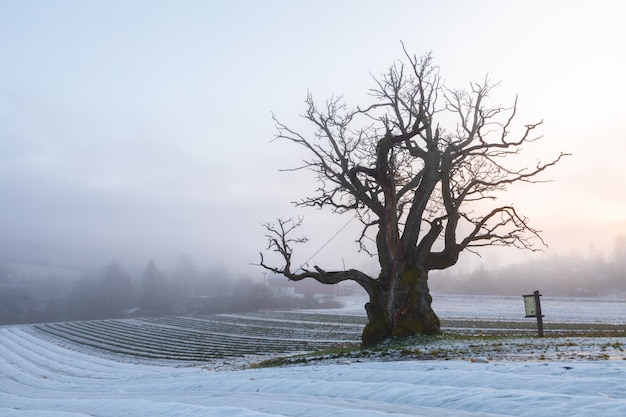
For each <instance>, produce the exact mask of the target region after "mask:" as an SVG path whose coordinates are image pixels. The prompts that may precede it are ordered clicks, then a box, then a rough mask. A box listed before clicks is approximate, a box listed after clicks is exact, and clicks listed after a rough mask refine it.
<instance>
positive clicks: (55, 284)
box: [0, 236, 626, 324]
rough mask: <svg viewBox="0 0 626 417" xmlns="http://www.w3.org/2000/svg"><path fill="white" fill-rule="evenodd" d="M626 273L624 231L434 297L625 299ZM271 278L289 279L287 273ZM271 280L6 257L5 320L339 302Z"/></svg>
mask: <svg viewBox="0 0 626 417" xmlns="http://www.w3.org/2000/svg"><path fill="white" fill-rule="evenodd" d="M46 270H47V271H49V272H46V273H43V274H42V271H46ZM625 271H626V238H625V237H624V236H619V237H618V238H617V239H616V240H615V245H614V250H613V252H612V253H611V254H610V255H607V256H605V255H604V254H602V253H600V252H597V251H594V250H593V249H590V250H589V251H588V252H587V253H586V254H584V255H581V254H577V253H573V254H571V255H569V256H551V257H546V258H545V259H543V260H539V261H537V260H533V261H529V262H525V263H518V264H514V265H508V266H505V267H501V268H488V267H484V266H481V267H479V268H477V269H476V270H474V271H472V272H470V273H465V274H463V273H459V272H457V271H455V268H452V269H450V270H446V271H439V272H437V273H433V274H432V276H431V278H430V281H429V283H430V288H431V290H432V292H433V293H434V297H436V296H437V294H438V293H439V294H444V293H447V294H468V295H476V294H495V295H521V294H525V293H528V292H532V291H533V290H536V289H538V290H540V291H541V292H542V294H544V295H549V296H574V297H606V296H613V297H624V296H626V272H625ZM272 280H273V281H274V282H277V281H280V280H282V281H284V282H287V278H284V277H272ZM269 281H270V280H269V279H267V280H266V279H253V278H252V277H249V276H239V277H237V276H235V275H233V274H232V273H231V272H230V271H229V270H228V268H227V267H225V266H216V267H213V268H210V269H207V270H199V268H197V267H196V264H195V263H194V261H193V259H192V258H191V257H189V256H181V257H180V258H179V259H178V262H177V263H176V265H175V266H174V268H173V269H172V270H171V271H170V272H168V271H166V270H163V269H161V268H159V267H158V266H157V264H156V263H155V262H153V261H150V262H148V264H147V266H146V267H145V268H144V270H143V271H140V272H139V273H136V274H134V275H133V274H130V273H128V272H127V271H126V270H125V268H124V266H123V265H121V264H120V263H119V262H115V261H113V262H111V263H110V264H109V265H107V266H105V267H104V268H102V269H101V270H100V271H96V272H87V273H81V272H79V271H75V270H66V269H62V268H45V267H39V268H37V267H33V268H31V269H29V268H28V267H24V266H19V265H12V264H9V263H0V324H22V323H37V322H50V321H71V320H95V319H112V318H126V317H137V316H162V315H194V314H211V313H229V312H249V311H258V310H271V309H283V310H287V309H292V308H326V307H337V306H339V305H338V304H337V303H336V302H333V301H332V300H329V296H328V294H325V295H324V296H323V297H316V296H315V294H307V295H306V296H303V295H299V296H295V295H294V294H289V293H284V292H282V293H281V292H276V291H272V288H270V286H269V285H268V282H269ZM319 285H321V284H319ZM350 290H352V289H351V288H350V289H349V291H350Z"/></svg>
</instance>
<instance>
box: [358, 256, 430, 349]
mask: <svg viewBox="0 0 626 417" xmlns="http://www.w3.org/2000/svg"><path fill="white" fill-rule="evenodd" d="M381 278H384V277H382V276H381ZM379 282H389V283H390V284H389V285H377V286H376V287H375V288H372V289H370V290H369V293H370V294H369V296H370V301H369V303H367V305H366V306H365V309H366V311H367V317H368V320H369V321H368V323H367V325H366V326H365V328H364V329H363V335H362V340H363V345H364V346H366V347H367V346H374V345H376V344H378V343H381V342H383V341H385V340H388V339H389V338H396V337H406V336H414V335H418V334H427V335H435V334H441V324H440V321H439V317H437V315H436V314H435V312H434V311H433V309H432V308H431V302H432V297H431V296H430V291H429V289H428V272H426V270H425V269H423V268H419V267H413V268H410V269H406V268H404V269H402V270H398V271H397V273H394V276H393V277H389V279H388V280H385V279H381V280H379Z"/></svg>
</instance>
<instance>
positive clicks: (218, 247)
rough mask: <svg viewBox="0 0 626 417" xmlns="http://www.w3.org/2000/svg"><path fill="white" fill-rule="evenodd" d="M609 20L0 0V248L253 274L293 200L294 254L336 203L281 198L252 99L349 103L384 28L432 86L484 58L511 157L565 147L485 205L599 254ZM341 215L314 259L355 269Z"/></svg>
mask: <svg viewBox="0 0 626 417" xmlns="http://www.w3.org/2000/svg"><path fill="white" fill-rule="evenodd" d="M625 19H626V3H625V2H623V1H594V2H589V1H585V2H583V1H519V2H504V1H471V2H468V1H437V2H434V1H365V0H358V1H315V2H304V1H301V2H296V1H222V2H220V1H155V0H145V1H137V0H133V1H82V0H76V1H69V0H57V1H36V0H31V1H22V0H0V62H1V63H2V64H1V65H0V261H4V262H33V263H53V264H67V265H75V266H83V265H96V266H100V265H104V264H106V263H108V262H109V261H110V260H112V259H116V260H119V261H121V262H123V263H131V264H132V263H136V264H138V265H145V264H146V263H147V261H148V260H149V259H151V258H153V259H155V260H157V261H160V262H161V263H164V264H167V263H168V262H173V261H174V260H175V259H176V258H177V257H178V256H179V255H180V254H189V255H191V256H193V257H194V259H195V260H196V262H197V263H198V264H200V265H207V266H210V265H214V264H219V263H221V264H224V265H226V266H227V267H228V268H229V269H230V270H232V271H235V272H239V271H244V272H245V273H248V274H251V275H254V274H258V275H260V274H262V271H261V270H259V269H258V268H255V267H252V266H250V265H248V264H249V263H254V262H258V252H259V251H260V250H262V249H264V248H265V240H264V237H263V235H264V230H263V228H262V227H260V224H261V223H262V222H264V221H267V220H272V219H273V218H275V217H277V216H290V215H294V214H304V215H305V226H306V230H304V231H303V232H305V233H306V234H308V235H309V236H310V237H311V242H310V244H309V245H308V247H307V246H305V247H303V248H302V252H301V254H300V256H301V258H300V259H301V261H302V260H305V259H307V258H308V257H309V256H311V255H313V253H314V252H315V251H316V250H317V249H319V247H320V246H321V245H322V244H323V243H324V242H325V241H326V240H327V239H328V238H329V237H330V236H332V235H333V234H334V233H335V232H336V231H337V230H338V229H339V228H340V227H341V226H342V225H343V224H345V222H346V221H347V220H348V219H349V218H348V217H340V218H333V217H332V215H327V214H324V213H320V212H317V211H304V212H302V211H297V210H295V209H293V207H292V206H291V205H290V201H293V200H297V199H299V198H302V197H304V196H305V195H306V194H307V191H311V190H313V189H314V187H315V183H314V181H313V180H312V179H311V178H309V176H308V175H307V174H306V173H297V174H294V173H281V172H278V169H279V168H290V167H294V166H297V165H298V161H299V160H300V159H301V157H302V155H301V154H300V153H299V150H298V149H296V148H294V147H293V146H291V145H290V144H289V143H286V142H270V141H271V139H272V138H273V136H274V134H275V129H274V124H273V121H272V118H271V114H272V112H274V113H275V114H276V115H277V116H278V118H279V119H280V120H281V121H282V122H284V123H286V124H287V125H289V126H292V127H294V128H299V127H302V126H305V125H304V124H303V122H302V121H301V119H299V117H298V115H299V114H301V113H302V112H303V111H304V108H305V107H304V102H303V101H304V99H305V97H306V94H307V91H309V90H310V91H311V93H312V94H313V95H314V97H316V98H317V99H318V100H320V101H322V100H324V99H326V98H328V97H329V96H331V95H333V94H335V95H337V94H343V95H344V97H345V99H346V101H347V102H348V103H349V104H352V105H357V104H359V103H361V104H363V103H364V101H363V99H364V98H365V97H366V96H365V93H366V92H367V89H369V88H370V87H372V85H373V84H372V80H371V74H380V73H381V72H383V71H384V70H385V69H386V68H387V67H388V66H389V65H390V64H391V63H392V62H393V60H395V59H397V58H400V57H401V56H402V49H401V45H400V40H402V41H404V43H405V45H406V46H407V48H408V49H409V50H410V51H413V52H415V53H417V54H418V55H421V54H422V53H424V52H427V51H429V50H432V51H433V54H434V56H435V60H436V61H435V63H436V64H438V65H439V66H440V67H441V73H442V76H443V78H444V79H445V81H446V84H447V86H449V87H454V88H461V87H462V88H465V87H467V86H468V83H469V81H482V80H484V78H485V76H486V75H487V74H489V77H490V78H491V79H492V80H495V81H498V80H501V88H500V89H499V90H498V91H497V93H495V94H494V95H493V104H503V105H510V104H512V102H513V100H514V98H515V94H519V103H518V105H519V119H518V121H519V122H520V123H531V122H537V121H539V120H544V125H543V127H542V129H541V133H542V134H543V135H544V137H545V138H544V140H542V141H541V142H539V143H537V144H534V145H533V146H529V147H528V149H527V150H528V152H529V154H528V155H529V156H528V161H529V164H532V165H535V164H536V163H537V162H538V161H539V160H542V161H546V160H549V159H551V158H553V157H554V156H556V155H558V153H559V152H560V151H563V152H570V153H572V154H573V156H572V157H570V158H568V159H566V160H564V161H563V162H562V163H561V164H559V165H558V166H557V167H556V168H555V169H553V170H552V171H550V172H549V173H547V174H546V175H545V176H544V177H543V178H544V179H553V180H554V181H553V182H550V183H547V184H541V185H536V186H533V187H526V186H525V187H516V188H514V189H512V190H511V192H510V193H508V194H507V195H506V197H505V198H504V200H503V201H502V203H505V204H508V203H514V204H516V205H517V206H518V207H519V208H520V210H521V211H522V213H524V214H526V215H527V216H529V217H530V219H531V221H532V224H533V226H535V227H536V228H538V229H540V230H543V231H544V233H543V236H544V238H545V239H546V241H547V242H548V243H549V244H550V249H549V253H558V254H568V253H570V252H572V251H579V252H580V253H581V254H582V255H584V254H585V253H586V252H587V251H588V250H589V248H590V247H594V248H595V249H596V250H610V249H611V248H612V245H613V241H614V239H615V238H616V237H617V236H618V235H619V234H624V233H626V192H624V183H625V180H626V163H625V161H624V156H625V155H626V140H624V139H625V133H624V131H625V129H624V117H625V116H624V115H625V114H626V104H625V102H626V82H625V81H624V74H626V49H625V48H624V44H625V43H626V25H625V24H624V21H625ZM355 226H356V224H355V225H352V224H351V225H350V226H349V227H348V229H347V230H346V231H345V232H343V233H342V234H341V235H340V236H339V237H338V238H337V239H336V240H335V241H333V242H332V244H330V245H329V246H328V247H326V248H325V249H324V251H322V252H320V253H319V254H318V255H316V257H315V261H318V262H319V263H320V264H321V265H322V266H327V267H329V268H330V267H341V266H342V265H343V264H346V266H354V267H357V268H361V267H364V265H367V262H369V261H367V260H366V259H365V258H364V257H363V256H355V255H354V252H355V251H356V249H357V246H356V245H355V244H353V243H352V242H353V241H354V240H355V238H356V237H357V236H355V235H354V231H355V230H356V229H355ZM350 231H352V233H350ZM487 255H488V256H486V257H485V260H486V261H487V260H489V259H492V260H494V262H495V261H497V262H503V260H508V259H514V258H509V257H511V256H517V257H518V258H519V256H520V254H517V255H512V254H511V253H510V251H503V252H493V251H490V252H489V253H488V254H487ZM522 255H524V256H528V254H522Z"/></svg>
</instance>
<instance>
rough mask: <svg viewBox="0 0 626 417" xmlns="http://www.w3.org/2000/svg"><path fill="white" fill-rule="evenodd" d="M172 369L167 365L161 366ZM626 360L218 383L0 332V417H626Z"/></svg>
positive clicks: (419, 365)
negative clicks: (625, 384)
mask: <svg viewBox="0 0 626 417" xmlns="http://www.w3.org/2000/svg"><path fill="white" fill-rule="evenodd" d="M165 363H166V362H163V364H165ZM624 381H626V361H624V360H619V361H594V362H584V361H576V362H567V361H565V362H563V361H554V362H534V361H530V362H489V363H478V362H476V363H472V362H469V361H460V360H453V361H396V362H383V361H367V362H362V363H357V362H352V363H349V362H344V363H343V364H328V363H327V364H322V365H314V366H311V365H309V366H290V367H285V368H267V369H247V370H239V371H234V370H230V371H224V372H217V371H215V370H211V369H209V364H205V365H202V366H179V365H175V362H173V363H171V365H169V366H163V365H157V364H155V362H152V361H146V360H144V359H140V358H136V359H135V360H133V361H129V360H128V357H122V356H116V355H102V354H101V352H100V351H99V350H98V349H95V348H91V347H87V346H82V347H81V346H80V345H78V344H74V345H72V346H70V345H65V344H59V343H55V338H46V337H45V333H40V332H38V331H37V330H34V329H33V328H32V327H28V326H22V327H3V328H0V415H1V416H3V417H5V416H6V417H44V416H45V417H50V416H51V417H70V416H71V417H77V416H94V417H95V416H102V417H104V416H107V417H109V416H135V417H138V416H145V417H153V416H168V417H183V416H184V417H200V416H224V417H226V416H228V417H250V416H264V417H268V416H301V417H321V416H329V415H332V416H340V417H357V416H358V417H372V416H381V417H382V416H418V417H419V416H424V417H426V416H429V417H430V416H442V417H452V416H457V417H476V416H492V417H493V416H500V417H501V416H528V417H536V416H543V415H545V416H548V415H549V416H551V417H561V416H562V417H566V416H567V417H581V416H603V417H617V416H620V417H621V416H624V415H626V391H625V390H624Z"/></svg>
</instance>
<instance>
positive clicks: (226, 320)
mask: <svg viewBox="0 0 626 417" xmlns="http://www.w3.org/2000/svg"><path fill="white" fill-rule="evenodd" d="M236 320H238V321H236ZM141 321H142V322H150V323H151V324H153V325H160V326H163V325H168V326H172V327H174V328H181V327H182V328H185V329H194V330H198V331H201V332H207V331H208V332H219V333H226V334H232V333H237V334H241V335H246V336H250V337H254V336H258V337H262V338H266V337H270V338H289V339H311V338H312V337H313V338H314V339H319V338H320V337H322V338H323V339H339V340H341V339H346V335H348V340H353V339H354V338H358V337H359V336H360V334H361V330H362V325H353V326H344V325H342V326H340V327H337V326H328V325H326V324H323V323H317V322H296V323H283V322H276V321H273V320H262V319H251V320H250V319H245V318H244V317H242V318H241V319H239V317H224V316H205V317H193V318H190V317H169V318H167V319H166V320H162V319H150V318H147V319H141ZM285 324H288V325H285ZM316 333H317V334H316Z"/></svg>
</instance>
